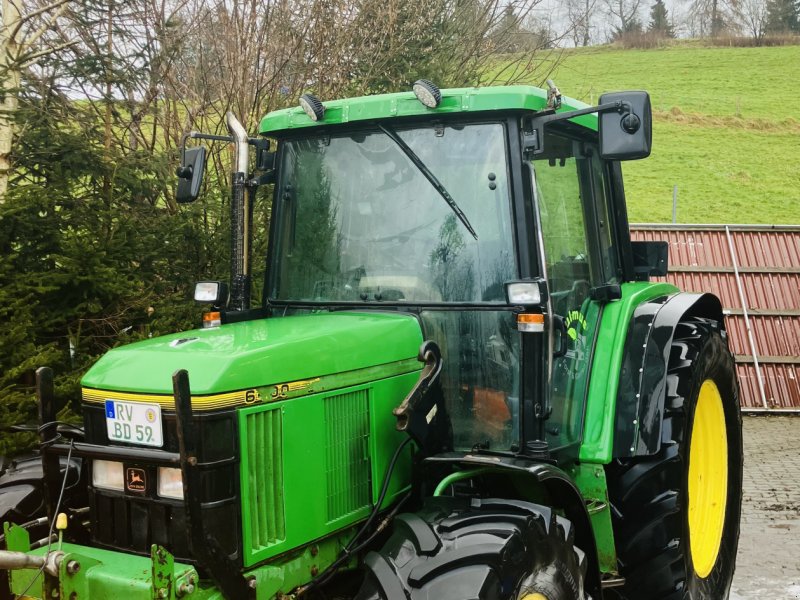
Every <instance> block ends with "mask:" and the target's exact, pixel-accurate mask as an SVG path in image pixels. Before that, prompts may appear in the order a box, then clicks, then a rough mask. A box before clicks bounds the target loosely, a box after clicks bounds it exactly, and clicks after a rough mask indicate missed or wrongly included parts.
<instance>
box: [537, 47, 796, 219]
mask: <svg viewBox="0 0 800 600" xmlns="http://www.w3.org/2000/svg"><path fill="white" fill-rule="evenodd" d="M798 74H800V46H780V47H771V48H727V47H703V46H699V45H697V44H696V43H687V44H679V45H675V46H670V47H667V48H661V49H654V50H623V49H615V48H610V47H595V48H586V49H576V50H570V51H567V52H566V53H565V54H564V55H563V57H562V62H561V63H560V64H559V66H558V68H557V69H556V70H555V72H554V73H553V76H552V77H553V79H554V80H555V82H556V84H557V85H558V87H559V89H560V90H561V92H562V93H563V94H565V95H567V96H572V97H575V98H579V99H581V100H584V101H586V102H591V103H594V102H597V100H598V97H599V95H600V94H602V93H603V92H606V91H618V90H624V89H645V90H647V91H648V92H650V96H651V99H652V103H653V110H654V125H653V153H652V155H651V156H650V158H648V159H646V160H643V161H634V162H627V163H624V166H623V171H624V174H625V181H626V189H627V194H628V203H629V207H630V208H629V210H630V218H631V220H632V221H634V222H660V221H670V220H671V218H672V187H673V185H677V186H678V222H682V223H769V224H780V223H793V224H796V223H800V77H798Z"/></svg>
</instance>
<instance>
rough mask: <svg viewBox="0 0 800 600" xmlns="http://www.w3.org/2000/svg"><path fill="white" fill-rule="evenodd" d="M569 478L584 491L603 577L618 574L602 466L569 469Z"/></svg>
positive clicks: (579, 465)
mask: <svg viewBox="0 0 800 600" xmlns="http://www.w3.org/2000/svg"><path fill="white" fill-rule="evenodd" d="M567 472H568V474H569V476H570V477H571V478H572V479H573V480H574V481H575V485H577V486H578V489H579V490H580V491H581V495H582V496H583V499H584V501H585V502H586V509H587V511H588V512H589V519H590V520H591V522H592V530H593V531H594V539H595V542H596V544H597V558H598V561H599V563H600V571H601V572H602V573H608V574H614V575H615V574H616V573H617V551H616V546H615V544H614V530H613V529H612V525H611V504H610V503H609V501H608V485H607V483H606V471H605V469H604V468H603V466H602V465H592V464H577V465H573V466H572V467H571V468H570V469H568V471H567Z"/></svg>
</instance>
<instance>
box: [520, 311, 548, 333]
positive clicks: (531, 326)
mask: <svg viewBox="0 0 800 600" xmlns="http://www.w3.org/2000/svg"><path fill="white" fill-rule="evenodd" d="M517 330H518V331H522V332H523V333H543V332H544V315H542V314H538V313H520V314H518V315H517Z"/></svg>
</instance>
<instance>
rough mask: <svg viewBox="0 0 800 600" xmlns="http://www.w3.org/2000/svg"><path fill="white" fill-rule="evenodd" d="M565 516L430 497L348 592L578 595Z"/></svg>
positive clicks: (576, 559)
mask: <svg viewBox="0 0 800 600" xmlns="http://www.w3.org/2000/svg"><path fill="white" fill-rule="evenodd" d="M574 539H575V531H574V528H573V526H572V523H571V522H570V521H569V520H567V519H565V518H563V517H560V516H557V515H556V513H555V512H554V511H553V510H551V509H550V508H548V507H545V506H539V505H536V504H531V503H528V502H521V501H514V500H495V499H472V500H469V499H466V498H452V497H438V498H430V499H429V500H428V501H427V502H426V505H425V507H424V509H423V510H422V511H420V512H419V513H414V514H403V515H399V516H398V517H397V518H396V519H395V523H394V533H393V534H392V536H391V537H390V538H389V540H388V541H387V543H386V545H385V546H384V547H383V549H382V550H381V551H380V552H370V553H369V554H368V555H367V556H366V560H365V561H364V562H365V565H366V570H367V576H366V578H365V580H364V583H363V585H362V587H361V590H360V591H359V593H358V594H357V595H356V600H423V599H424V600H506V599H508V600H584V599H587V600H588V597H586V596H584V592H583V580H584V578H585V575H586V569H587V561H586V558H585V556H584V553H583V552H582V551H581V550H580V549H578V548H577V547H575V545H574Z"/></svg>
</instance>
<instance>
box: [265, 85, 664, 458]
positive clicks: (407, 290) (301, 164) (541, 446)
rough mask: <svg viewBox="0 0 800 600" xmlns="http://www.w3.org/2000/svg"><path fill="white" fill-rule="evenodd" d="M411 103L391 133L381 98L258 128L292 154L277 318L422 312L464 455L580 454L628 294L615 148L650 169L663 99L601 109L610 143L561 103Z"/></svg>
mask: <svg viewBox="0 0 800 600" xmlns="http://www.w3.org/2000/svg"><path fill="white" fill-rule="evenodd" d="M421 88H422V89H421ZM428 90H432V91H430V93H428V94H427V95H426V92H427V91H428ZM501 90H502V91H501ZM415 91H416V92H417V94H416V96H417V97H415V96H414V95H412V94H407V95H397V94H395V95H393V98H392V100H388V99H386V100H385V101H384V102H385V103H386V106H385V109H386V114H385V115H383V116H382V118H378V113H379V111H380V109H381V108H382V106H381V97H369V98H363V99H353V100H349V101H337V102H332V103H330V105H327V106H326V105H325V104H323V103H322V102H320V101H318V100H317V99H315V98H313V97H309V96H308V95H306V96H304V102H302V103H301V104H302V106H303V109H304V111H305V113H306V114H302V113H300V111H298V110H297V109H294V110H291V109H290V110H289V111H283V112H282V113H278V114H277V115H276V114H273V115H269V116H267V117H266V118H265V119H264V120H263V121H262V124H261V133H262V135H267V136H270V137H273V138H276V139H277V140H278V150H277V157H276V161H275V166H276V173H275V177H276V184H275V190H274V207H273V229H272V233H271V248H270V253H269V263H268V264H269V268H268V270H267V271H268V277H267V282H266V290H265V294H264V297H265V298H266V301H265V307H267V308H268V309H269V310H270V311H271V312H272V313H273V314H282V315H284V314H299V313H304V312H314V311H320V310H323V311H327V310H358V311H376V310H377V311H401V312H409V313H412V314H414V315H416V316H417V317H418V319H419V321H420V324H421V327H422V330H423V336H424V337H425V338H426V339H429V340H433V341H435V342H436V344H438V346H439V348H440V349H441V354H442V357H443V365H442V374H441V384H442V390H443V394H444V399H445V404H446V408H447V413H448V415H449V418H450V421H451V424H452V433H453V439H452V447H453V448H454V449H457V450H468V451H469V450H480V451H487V452H490V453H492V452H500V453H520V452H523V453H525V452H527V453H531V454H535V455H537V456H545V457H550V456H551V455H559V454H564V455H565V456H566V455H568V454H569V452H567V451H568V450H569V449H570V448H571V449H573V450H574V449H576V448H577V445H578V444H579V442H580V439H581V431H582V426H583V400H584V396H585V394H586V392H587V382H588V367H589V362H590V356H591V349H592V347H593V346H594V339H595V335H596V332H597V325H598V319H599V315H600V313H601V311H602V302H593V301H592V300H601V301H602V300H610V299H614V297H615V296H614V294H615V290H616V294H617V296H618V294H619V291H618V290H619V288H618V286H619V284H620V283H621V282H622V281H625V280H626V279H632V269H631V268H630V267H631V263H630V258H629V257H630V253H631V252H630V237H629V234H628V224H627V219H626V213H625V208H624V206H625V205H624V198H623V197H622V184H621V179H620V178H621V173H620V169H619V166H618V162H617V160H609V159H608V158H604V156H603V140H602V139H601V136H602V135H605V136H606V139H605V146H612V145H615V152H616V155H615V158H617V159H618V158H627V157H629V156H628V155H630V157H633V156H635V157H641V156H645V155H646V154H647V153H648V152H649V136H650V131H649V129H650V114H649V101H648V100H647V98H646V94H644V93H636V92H633V93H629V94H630V95H629V97H625V96H624V95H615V96H614V97H613V98H610V99H605V100H610V102H609V101H606V102H605V106H604V107H602V106H601V107H600V110H601V114H602V113H603V111H608V112H610V113H612V118H613V120H614V123H613V124H612V125H611V127H613V129H611V128H607V129H609V130H608V131H607V132H606V131H603V132H601V133H600V134H598V132H597V121H596V116H595V115H593V114H591V112H592V111H594V112H596V111H597V110H598V109H597V108H593V109H588V110H587V109H585V108H584V107H582V106H581V108H584V109H583V110H581V108H578V107H579V105H578V103H574V106H575V108H576V110H574V111H572V112H566V114H565V113H559V112H557V111H556V110H555V108H556V107H557V106H560V104H561V97H560V95H557V94H556V93H552V90H551V94H550V98H549V99H546V98H545V97H543V94H542V93H541V91H540V90H537V89H535V88H511V89H509V88H505V89H503V88H484V89H472V90H450V91H446V92H445V93H444V96H443V98H442V93H441V92H440V91H439V90H438V89H435V88H434V87H433V86H432V84H430V82H424V81H422V82H417V85H416V87H415ZM419 92H422V94H420V93H419ZM509 92H510V93H509ZM398 96H399V97H398ZM436 98H439V104H437V105H436V106H430V107H429V106H427V105H426V104H425V102H428V103H429V104H433V103H434V101H435V99H436ZM502 102H504V103H505V104H507V107H506V109H505V110H496V108H497V104H498V103H502ZM392 103H394V106H392ZM536 103H538V105H539V106H538V108H540V110H539V111H534V110H530V108H533V107H534V105H535V104H536ZM548 103H549V104H548ZM601 104H602V102H601ZM634 105H635V106H634ZM489 106H492V108H493V109H494V110H487V109H488V107H489ZM526 108H527V109H528V110H525V109H526ZM565 108H566V107H565ZM315 109H316V112H315ZM368 110H371V111H373V113H372V114H371V115H370V114H369V113H368ZM637 112H638V114H635V113H637ZM365 113H366V114H365ZM403 113H406V115H407V116H405V117H401V115H402V114H403ZM576 113H577V114H576ZM631 114H635V116H636V118H637V119H639V125H638V126H637V128H636V130H635V131H633V132H632V133H627V132H626V131H625V130H624V128H623V127H622V126H621V125H620V122H621V121H623V120H624V119H626V118H628V117H629V116H630V115H631ZM345 115H350V119H345V118H344V117H345ZM356 115H359V116H363V117H369V116H373V117H374V118H353V117H354V116H356ZM570 116H571V117H572V118H571V119H570V118H569V117H570ZM601 119H602V117H601ZM302 120H305V123H302ZM300 123H302V124H303V125H307V124H313V126H311V127H308V126H305V127H303V126H301V127H297V126H296V125H297V124H300ZM621 136H627V137H629V138H631V139H630V140H627V139H624V138H621ZM612 138H615V139H613V140H612ZM617 138H621V141H620V139H617ZM624 143H628V144H631V145H632V147H630V148H627V149H625V148H623V149H622V150H620V146H621V145H624ZM643 149H644V151H643ZM626 152H627V154H628V155H626ZM573 454H574V452H573Z"/></svg>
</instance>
